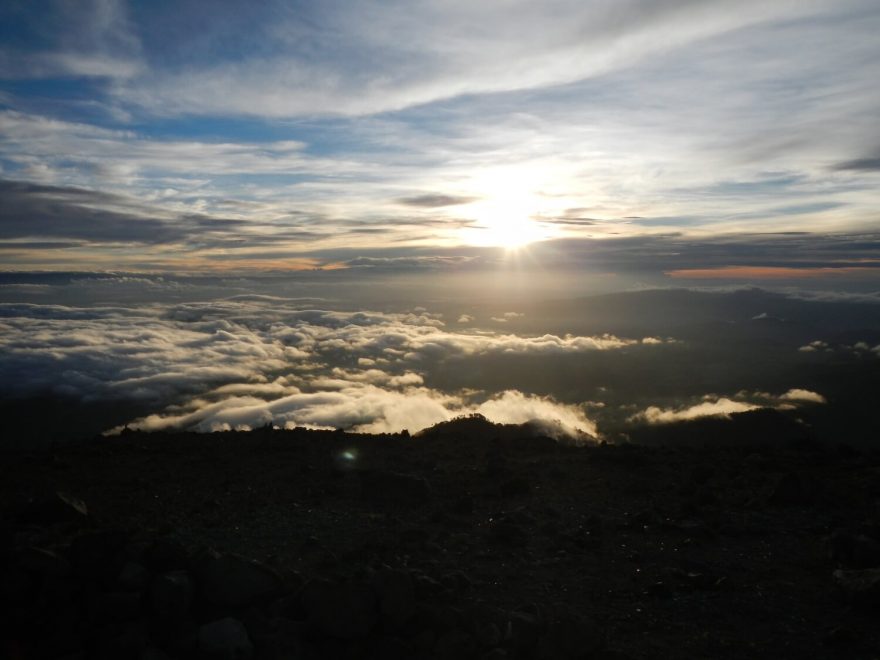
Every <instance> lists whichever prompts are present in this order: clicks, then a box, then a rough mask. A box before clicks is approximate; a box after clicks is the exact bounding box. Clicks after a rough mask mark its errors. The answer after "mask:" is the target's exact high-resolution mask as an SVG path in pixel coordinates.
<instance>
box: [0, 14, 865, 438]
mask: <svg viewBox="0 0 880 660" xmlns="http://www.w3.org/2000/svg"><path fill="white" fill-rule="evenodd" d="M878 34H880V5H878V3H877V2H876V1H875V0H834V1H831V0H799V1H797V2H794V1H792V2H788V1H784V0H775V1H773V2H767V1H766V0H763V1H757V0H737V1H736V2H734V1H732V0H731V1H727V0H715V1H711V2H710V1H706V0H699V1H698V0H652V1H648V0H614V1H611V0H577V1H575V0H548V1H545V2H534V1H525V0H494V1H491V2H490V1H486V2H473V1H469V2H460V1H459V0H408V1H406V2H403V1H397V0H386V1H378V0H369V1H368V0H346V1H344V2H343V1H338V0H323V1H322V2H299V1H290V0H288V1H285V2H280V1H277V2H276V1H273V0H265V1H263V2H250V3H244V2H233V1H231V0H215V1H214V2H212V3H210V5H206V3H204V2H195V1H188V0H177V1H175V2H166V1H162V0H153V1H150V2H145V1H144V2H139V1H135V0H129V1H124V0H81V1H79V2H71V1H69V0H44V1H39V2H29V1H24V0H7V1H6V2H4V3H2V5H0V348H2V351H0V413H2V414H3V415H4V419H6V420H7V422H8V423H9V424H11V425H12V427H14V428H16V429H18V430H19V431H20V432H21V433H22V434H23V435H21V437H23V438H31V435H33V434H30V435H29V433H30V431H31V430H33V428H32V425H31V421H30V420H33V419H40V420H42V422H41V425H37V426H36V428H37V430H38V431H39V430H40V429H43V428H47V427H48V426H52V428H53V429H55V430H57V431H58V432H59V433H60V434H61V435H68V436H69V435H74V434H75V433H72V432H69V431H70V429H71V428H73V429H74V430H75V431H76V432H78V433H80V434H84V433H98V432H114V431H116V432H118V431H119V430H120V429H122V428H124V427H125V426H126V425H128V426H129V428H138V429H144V430H164V429H176V428H186V429H193V430H198V431H212V430H222V429H246V428H256V427H260V426H263V425H265V424H271V425H274V426H277V427H279V428H285V427H291V426H309V427H315V428H345V429H349V430H357V431H366V432H398V431H402V430H404V429H407V430H410V431H418V430H420V429H423V428H427V427H429V426H431V425H432V424H435V423H438V422H442V421H446V420H448V419H451V418H454V417H455V416H457V415H462V414H471V413H479V414H483V415H485V416H487V417H489V418H490V419H492V420H494V421H499V422H505V423H523V422H529V421H533V422H536V423H540V425H541V428H542V429H543V430H544V432H546V433H548V434H550V435H553V436H554V437H566V438H569V439H574V440H575V441H588V440H595V439H599V438H603V439H609V440H614V441H625V440H626V439H628V438H631V437H635V436H637V435H638V434H639V433H642V436H644V432H645V429H656V428H660V427H668V426H672V425H676V424H681V423H685V422H688V421H689V420H697V419H704V418H712V419H716V420H718V419H721V420H733V419H734V418H736V415H742V414H746V413H750V412H755V411H770V412H771V413H772V414H779V415H782V416H783V417H784V419H785V420H787V421H786V423H789V424H793V425H795V427H796V428H798V429H808V430H810V432H813V431H815V432H816V433H821V434H824V436H825V437H828V438H834V437H837V436H838V435H839V434H840V433H844V434H845V435H847V437H850V436H851V437H854V438H868V437H877V436H876V432H877V431H878V423H877V420H876V419H874V415H873V412H872V411H873V406H871V405H870V404H869V403H868V399H869V398H870V392H872V391H874V392H876V391H877V388H878V387H880V383H878V381H877V375H876V374H877V372H878V370H877V369H876V366H877V360H878V359H880V317H878V314H880V186H878V183H880V134H878V129H877V125H878V124H877V118H878V116H880V85H878V84H877V81H878V80H880V39H878V38H877V35H878ZM12 419H15V420H18V421H16V422H12V421H9V420H12ZM736 419H739V418H736ZM760 419H764V418H760ZM74 420H75V421H74ZM731 423H733V422H731ZM773 423H774V424H775V423H777V422H773ZM47 425H48V426H47ZM53 425H54V426H53ZM65 426H66V427H67V429H65V428H64V427H65ZM773 428H774V429H777V431H778V428H779V427H778V426H774V427H773ZM792 428H794V427H792ZM640 429H641V430H640ZM66 431H67V432H66ZM53 432H54V431H53ZM43 435H45V434H43ZM28 441H30V440H28Z"/></svg>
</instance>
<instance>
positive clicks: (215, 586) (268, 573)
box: [194, 551, 283, 607]
mask: <svg viewBox="0 0 880 660" xmlns="http://www.w3.org/2000/svg"><path fill="white" fill-rule="evenodd" d="M194 564H195V567H194V571H195V574H196V579H197V581H198V584H199V587H200V589H201V593H202V595H203V596H204V598H205V600H206V601H208V602H209V603H213V604H216V605H220V606H222V607H241V606H244V605H249V604H251V603H253V602H254V601H256V600H259V599H261V598H265V597H268V596H271V595H272V594H274V593H277V592H278V591H279V590H280V589H281V588H282V586H283V581H282V578H281V576H280V575H279V574H278V573H276V572H275V571H274V570H272V569H271V568H269V567H268V566H266V565H264V564H261V563H260V562H257V561H252V560H248V559H245V558H243V557H239V556H238V555H231V554H230V555H221V554H218V553H216V552H213V551H208V552H207V553H206V554H205V555H203V556H202V557H199V558H198V559H196V560H195V561H194Z"/></svg>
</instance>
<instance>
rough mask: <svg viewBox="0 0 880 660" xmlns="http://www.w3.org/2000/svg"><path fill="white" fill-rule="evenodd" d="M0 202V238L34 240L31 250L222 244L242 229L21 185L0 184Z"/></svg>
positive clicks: (82, 192)
mask: <svg viewBox="0 0 880 660" xmlns="http://www.w3.org/2000/svg"><path fill="white" fill-rule="evenodd" d="M0 198H2V200H3V203H2V205H0V239H7V240H10V239H27V238H33V239H39V240H36V241H32V242H31V246H32V247H37V245H38V244H39V243H46V242H51V241H47V240H46V239H52V238H62V239H63V238H67V239H72V240H79V241H85V242H91V243H138V244H147V245H156V244H163V243H174V242H182V241H188V240H196V241H200V242H205V241H211V240H222V234H224V233H229V232H233V231H236V230H239V229H240V228H241V226H242V222H241V221H240V220H235V219H230V218H222V217H212V216H207V215H203V214H193V213H189V214H182V215H176V216H175V215H168V214H167V213H160V212H155V211H152V210H151V209H149V208H148V207H145V206H143V205H142V204H139V203H136V202H134V201H132V200H131V199H129V198H126V197H123V196H121V195H113V194H109V193H105V192H101V191H95V190H87V189H83V188H74V187H65V186H49V185H41V184H34V183H27V182H23V181H11V180H0ZM22 245H25V246H27V245H28V244H27V243H24V244H22ZM6 247H14V245H13V244H7V246H6ZM56 247H60V245H56ZM64 247H72V245H65V246H64Z"/></svg>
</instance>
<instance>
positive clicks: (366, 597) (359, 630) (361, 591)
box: [302, 580, 379, 639]
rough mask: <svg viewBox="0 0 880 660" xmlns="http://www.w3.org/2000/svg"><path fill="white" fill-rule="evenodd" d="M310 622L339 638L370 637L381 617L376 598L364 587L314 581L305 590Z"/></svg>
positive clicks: (325, 633)
mask: <svg viewBox="0 0 880 660" xmlns="http://www.w3.org/2000/svg"><path fill="white" fill-rule="evenodd" d="M302 600H303V606H304V607H305V609H306V612H308V617H309V622H310V623H311V624H312V625H313V626H314V627H315V628H317V629H318V630H319V631H320V632H321V633H323V634H324V635H328V636H330V637H336V638H338V639H354V638H360V637H366V636H367V634H369V632H370V630H372V628H373V626H374V625H375V624H376V621H377V619H378V616H379V612H378V607H377V602H376V597H375V595H374V594H373V592H372V591H371V590H370V589H368V588H366V587H362V586H358V585H352V584H347V583H335V582H329V581H326V580H312V581H311V582H309V583H308V584H306V586H305V587H303V592H302Z"/></svg>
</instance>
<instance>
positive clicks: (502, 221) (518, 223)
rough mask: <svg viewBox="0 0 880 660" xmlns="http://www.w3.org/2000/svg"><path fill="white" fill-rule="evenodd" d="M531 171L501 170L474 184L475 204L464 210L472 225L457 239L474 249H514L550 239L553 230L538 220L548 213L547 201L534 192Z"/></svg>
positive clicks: (481, 177)
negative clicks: (475, 247) (474, 247)
mask: <svg viewBox="0 0 880 660" xmlns="http://www.w3.org/2000/svg"><path fill="white" fill-rule="evenodd" d="M539 183H540V181H539V179H538V177H537V176H535V172H534V171H530V170H529V169H522V168H520V169H511V168H503V169H499V170H495V171H492V172H489V173H486V174H483V175H482V176H480V177H479V178H478V179H477V180H476V181H475V184H476V185H475V188H476V190H475V196H476V197H477V198H478V200H479V201H476V202H473V203H471V204H468V205H467V207H466V209H465V211H466V214H467V216H468V217H470V218H472V219H473V220H474V221H475V224H474V225H472V226H469V227H465V228H463V229H462V230H461V232H460V239H461V240H462V241H463V242H464V243H467V244H468V245H474V246H478V247H503V248H506V249H507V250H517V249H519V248H522V247H525V246H527V245H528V244H530V243H534V242H535V241H540V240H545V239H548V238H552V237H553V236H554V235H555V233H556V232H555V231H553V227H552V226H550V225H548V224H546V223H543V222H541V221H540V218H541V217H542V215H544V214H545V213H550V214H552V209H551V208H548V207H549V206H550V204H549V201H550V200H548V199H546V198H545V197H544V196H542V195H541V194H540V192H538V191H537V190H536V186H537V185H538V184H539Z"/></svg>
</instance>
